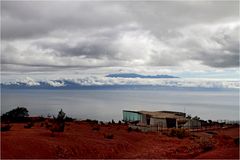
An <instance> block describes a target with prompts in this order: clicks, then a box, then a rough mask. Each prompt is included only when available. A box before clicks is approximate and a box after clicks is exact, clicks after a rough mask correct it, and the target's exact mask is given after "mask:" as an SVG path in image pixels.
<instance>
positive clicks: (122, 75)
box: [106, 73, 180, 78]
mask: <svg viewBox="0 0 240 160" xmlns="http://www.w3.org/2000/svg"><path fill="white" fill-rule="evenodd" d="M106 77H111V78H180V77H176V76H171V75H141V74H136V73H114V74H108V75H106Z"/></svg>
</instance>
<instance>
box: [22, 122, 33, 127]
mask: <svg viewBox="0 0 240 160" xmlns="http://www.w3.org/2000/svg"><path fill="white" fill-rule="evenodd" d="M33 126H34V123H33V122H28V123H27V124H26V125H25V126H24V128H32V127H33Z"/></svg>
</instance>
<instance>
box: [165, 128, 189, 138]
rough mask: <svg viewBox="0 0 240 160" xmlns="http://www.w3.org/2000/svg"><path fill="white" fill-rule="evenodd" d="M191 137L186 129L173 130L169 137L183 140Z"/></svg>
mask: <svg viewBox="0 0 240 160" xmlns="http://www.w3.org/2000/svg"><path fill="white" fill-rule="evenodd" d="M188 135H189V133H188V132H186V131H185V129H175V128H174V129H171V131H170V133H169V136H171V137H178V138H179V139H182V138H184V137H187V136H188Z"/></svg>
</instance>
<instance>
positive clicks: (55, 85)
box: [47, 80, 65, 87]
mask: <svg viewBox="0 0 240 160" xmlns="http://www.w3.org/2000/svg"><path fill="white" fill-rule="evenodd" d="M47 83H48V84H49V85H50V86H53V87H63V86H65V84H64V82H63V81H62V82H59V81H51V80H50V81H47Z"/></svg>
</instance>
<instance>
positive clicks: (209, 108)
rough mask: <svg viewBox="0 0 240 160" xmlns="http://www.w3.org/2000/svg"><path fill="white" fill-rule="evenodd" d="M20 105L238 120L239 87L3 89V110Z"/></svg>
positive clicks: (46, 110) (102, 115) (32, 109)
mask: <svg viewBox="0 0 240 160" xmlns="http://www.w3.org/2000/svg"><path fill="white" fill-rule="evenodd" d="M17 106H21V107H26V108H27V109H28V110H29V114H30V115H34V116H36V115H43V116H47V115H50V116H52V115H57V113H58V111H59V110H60V109H63V111H64V112H65V113H66V114H67V116H70V117H73V118H77V119H87V118H88V119H97V120H101V121H110V120H112V119H114V120H115V121H118V120H122V110H136V111H137V110H148V111H161V110H170V111H179V112H186V114H190V115H191V116H192V117H193V116H199V117H200V118H201V119H204V120H208V119H212V120H238V119H239V91H238V90H189V89H187V90H134V89H132V90H47V89H42V90H40V89H26V90H25V89H16V90H15V89H4V90H3V89H2V90H1V112H2V113H5V112H7V111H9V110H11V109H13V108H16V107H17Z"/></svg>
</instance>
